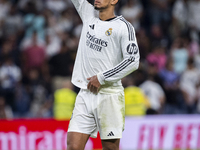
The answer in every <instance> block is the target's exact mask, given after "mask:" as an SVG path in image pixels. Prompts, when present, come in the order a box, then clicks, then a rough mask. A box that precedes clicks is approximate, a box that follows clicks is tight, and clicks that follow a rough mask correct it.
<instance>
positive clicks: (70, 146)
mask: <svg viewBox="0 0 200 150" xmlns="http://www.w3.org/2000/svg"><path fill="white" fill-rule="evenodd" d="M67 150H80V147H79V146H78V145H77V144H76V143H74V142H71V141H70V140H67Z"/></svg>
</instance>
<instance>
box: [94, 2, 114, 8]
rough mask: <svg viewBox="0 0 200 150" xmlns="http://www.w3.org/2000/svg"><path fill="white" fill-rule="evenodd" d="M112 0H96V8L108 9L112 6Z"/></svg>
mask: <svg viewBox="0 0 200 150" xmlns="http://www.w3.org/2000/svg"><path fill="white" fill-rule="evenodd" d="M111 1H112V0H95V1H94V8H95V9H96V10H103V9H107V8H108V7H109V6H111Z"/></svg>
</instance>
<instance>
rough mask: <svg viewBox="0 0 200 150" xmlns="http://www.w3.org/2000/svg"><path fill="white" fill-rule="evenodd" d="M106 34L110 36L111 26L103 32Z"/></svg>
mask: <svg viewBox="0 0 200 150" xmlns="http://www.w3.org/2000/svg"><path fill="white" fill-rule="evenodd" d="M105 34H106V35H107V36H110V35H111V34H112V28H109V29H108V30H107V31H106V33H105Z"/></svg>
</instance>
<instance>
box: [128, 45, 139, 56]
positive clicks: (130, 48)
mask: <svg viewBox="0 0 200 150" xmlns="http://www.w3.org/2000/svg"><path fill="white" fill-rule="evenodd" d="M126 49H127V52H128V53H129V54H130V55H132V54H137V53H138V47H137V46H136V45H135V44H134V43H131V44H129V45H128V46H127V48H126Z"/></svg>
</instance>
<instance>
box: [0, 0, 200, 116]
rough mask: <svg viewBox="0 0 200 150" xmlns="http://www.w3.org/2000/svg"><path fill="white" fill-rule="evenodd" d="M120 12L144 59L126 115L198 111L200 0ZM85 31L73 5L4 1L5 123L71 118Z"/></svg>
mask: <svg viewBox="0 0 200 150" xmlns="http://www.w3.org/2000/svg"><path fill="white" fill-rule="evenodd" d="M89 2H91V3H92V1H89ZM116 14H117V15H123V16H124V17H125V18H126V19H127V20H128V21H130V22H131V23H132V24H133V26H134V27H135V31H136V36H137V41H138V45H139V49H140V55H141V62H140V67H139V69H138V70H137V71H136V72H134V73H132V74H130V75H129V76H127V77H125V78H123V80H122V81H123V85H124V87H125V99H126V115H146V114H197V113H200V15H199V14H200V0H121V1H120V2H119V4H118V6H117V9H116ZM81 28H82V22H81V20H80V18H79V16H78V14H77V12H76V10H75V9H74V6H73V5H72V3H71V1H70V0H0V118H48V117H54V118H57V119H65V118H70V116H71V112H72V109H73V105H74V101H75V97H76V95H77V92H78V90H79V89H78V88H76V87H74V86H73V85H72V84H71V82H70V77H71V74H72V69H73V63H74V60H75V56H76V51H77V46H78V41H79V36H80V33H81Z"/></svg>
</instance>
